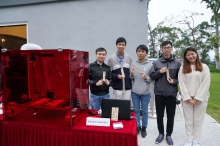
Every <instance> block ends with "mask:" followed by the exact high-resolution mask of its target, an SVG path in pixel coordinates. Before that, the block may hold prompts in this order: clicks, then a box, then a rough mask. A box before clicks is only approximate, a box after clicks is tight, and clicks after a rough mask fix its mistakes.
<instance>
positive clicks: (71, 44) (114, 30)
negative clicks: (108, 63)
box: [0, 0, 148, 62]
mask: <svg viewBox="0 0 220 146" xmlns="http://www.w3.org/2000/svg"><path fill="white" fill-rule="evenodd" d="M147 2H148V0H142V1H141V0H80V1H64V2H51V3H42V4H33V5H23V6H14V7H1V8H0V18H1V19H0V25H6V24H13V23H27V25H28V27H27V29H28V30H27V32H28V42H29V43H36V44H38V45H40V46H41V47H42V48H47V49H54V48H57V47H63V48H69V49H75V50H87V51H89V52H90V62H92V61H94V60H95V56H94V54H95V49H96V48H98V47H104V48H106V49H107V51H108V56H109V55H111V54H112V53H114V52H115V51H116V47H115V41H116V39H117V38H118V37H121V36H122V37H125V38H126V40H127V48H126V52H127V53H128V54H130V55H131V56H132V57H134V60H136V54H135V50H136V47H137V46H138V45H140V44H147V35H148V33H147V25H148V20H147Z"/></svg>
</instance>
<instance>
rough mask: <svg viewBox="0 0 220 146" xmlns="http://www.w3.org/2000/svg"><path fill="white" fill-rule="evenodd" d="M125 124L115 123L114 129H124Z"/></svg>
mask: <svg viewBox="0 0 220 146" xmlns="http://www.w3.org/2000/svg"><path fill="white" fill-rule="evenodd" d="M123 127H124V126H123V123H122V122H114V123H113V128H114V129H123Z"/></svg>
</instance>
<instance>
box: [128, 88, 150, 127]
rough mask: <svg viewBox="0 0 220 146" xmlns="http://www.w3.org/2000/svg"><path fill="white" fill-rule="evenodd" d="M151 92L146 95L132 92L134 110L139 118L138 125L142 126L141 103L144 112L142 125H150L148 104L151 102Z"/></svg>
mask: <svg viewBox="0 0 220 146" xmlns="http://www.w3.org/2000/svg"><path fill="white" fill-rule="evenodd" d="M150 97H151V96H150V93H149V94H145V95H138V94H136V93H134V92H131V98H132V102H133V106H134V112H135V114H136V118H137V126H138V127H141V123H140V103H141V112H142V127H147V125H148V105H149V102H150Z"/></svg>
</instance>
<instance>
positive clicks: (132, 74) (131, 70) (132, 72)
mask: <svg viewBox="0 0 220 146" xmlns="http://www.w3.org/2000/svg"><path fill="white" fill-rule="evenodd" d="M134 70H135V68H134V67H132V68H131V69H130V73H131V76H132V77H133V76H134Z"/></svg>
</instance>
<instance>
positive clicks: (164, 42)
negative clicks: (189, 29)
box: [161, 41, 173, 48]
mask: <svg viewBox="0 0 220 146" xmlns="http://www.w3.org/2000/svg"><path fill="white" fill-rule="evenodd" d="M168 44H170V45H171V47H173V44H172V42H171V41H163V43H162V44H161V48H163V46H166V45H168Z"/></svg>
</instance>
